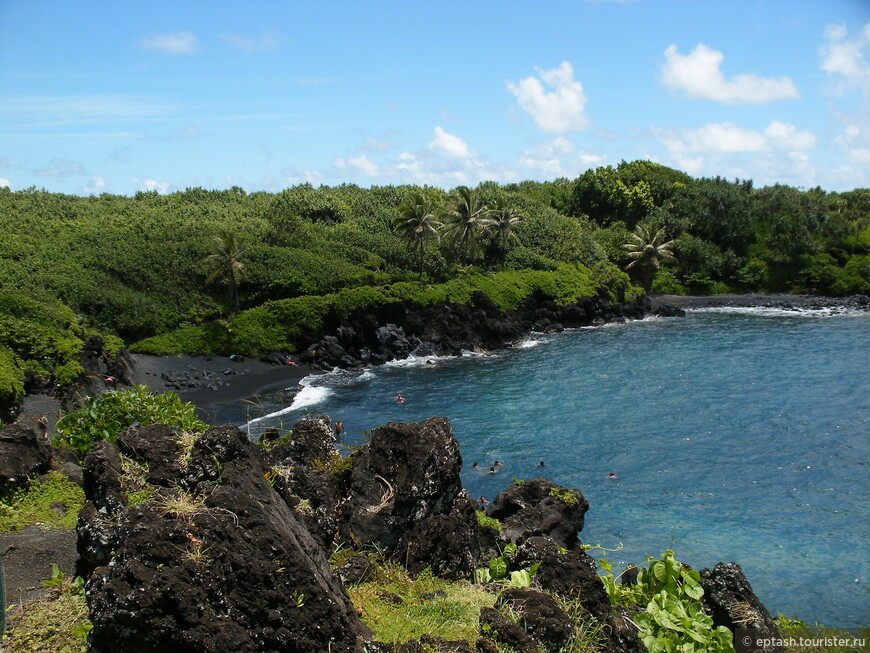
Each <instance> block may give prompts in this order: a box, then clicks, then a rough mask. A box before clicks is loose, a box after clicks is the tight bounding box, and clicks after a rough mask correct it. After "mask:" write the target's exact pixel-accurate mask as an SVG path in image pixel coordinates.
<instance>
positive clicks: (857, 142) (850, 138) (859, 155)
mask: <svg viewBox="0 0 870 653" xmlns="http://www.w3.org/2000/svg"><path fill="white" fill-rule="evenodd" d="M834 142H835V143H836V144H837V145H838V146H839V147H840V148H841V149H842V150H843V151H844V152H845V153H846V157H847V158H848V160H849V163H851V164H853V165H859V166H870V130H868V129H866V128H864V127H861V126H860V125H846V127H845V128H844V129H843V132H842V133H841V134H840V135H838V136H837V137H836V139H834Z"/></svg>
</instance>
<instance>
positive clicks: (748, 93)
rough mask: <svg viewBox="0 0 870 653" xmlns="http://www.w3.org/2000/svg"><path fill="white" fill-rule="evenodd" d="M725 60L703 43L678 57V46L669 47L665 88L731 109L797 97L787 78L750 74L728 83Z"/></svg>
mask: <svg viewBox="0 0 870 653" xmlns="http://www.w3.org/2000/svg"><path fill="white" fill-rule="evenodd" d="M724 60H725V56H724V55H723V54H722V53H721V52H719V51H718V50H713V49H712V48H708V47H707V46H706V45H704V44H703V43H701V44H699V45H698V46H697V47H695V49H694V50H692V51H691V52H690V53H689V54H687V55H682V54H679V53H678V52H677V46H676V45H670V46H668V48H667V49H666V50H665V63H664V65H663V66H662V76H661V81H662V84H664V85H665V86H666V87H667V88H670V89H672V90H676V91H683V92H685V93H686V94H687V95H688V96H689V97H692V98H697V99H700V100H715V101H717V102H723V103H725V104H730V105H738V104H764V103H767V102H773V101H775V100H787V99H794V98H797V97H798V92H797V89H796V88H795V86H794V84H793V83H792V81H791V79H789V78H788V77H780V78H778V79H773V78H769V77H759V76H758V75H755V74H752V73H748V74H741V75H735V76H734V77H733V78H732V79H730V80H728V79H725V76H724V75H723V74H722V71H721V70H720V69H719V67H720V66H721V65H722V62H723V61H724Z"/></svg>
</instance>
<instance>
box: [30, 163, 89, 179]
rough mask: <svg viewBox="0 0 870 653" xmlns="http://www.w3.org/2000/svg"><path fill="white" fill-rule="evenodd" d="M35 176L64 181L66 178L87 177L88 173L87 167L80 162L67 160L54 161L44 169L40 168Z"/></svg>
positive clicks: (35, 172)
mask: <svg viewBox="0 0 870 653" xmlns="http://www.w3.org/2000/svg"><path fill="white" fill-rule="evenodd" d="M33 174H34V176H36V177H39V178H42V179H44V178H47V177H51V178H54V179H64V178H66V177H76V176H78V175H86V174H88V171H87V170H86V169H85V166H84V165H82V164H81V163H79V162H78V161H69V160H67V159H52V160H51V161H49V163H48V165H47V166H45V167H44V168H39V169H38V170H34V171H33Z"/></svg>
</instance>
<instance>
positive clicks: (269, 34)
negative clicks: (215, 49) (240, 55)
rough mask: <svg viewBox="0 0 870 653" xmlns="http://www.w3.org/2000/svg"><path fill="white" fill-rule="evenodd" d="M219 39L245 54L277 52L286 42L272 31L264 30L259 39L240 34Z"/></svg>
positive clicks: (223, 35) (225, 35) (281, 36)
mask: <svg viewBox="0 0 870 653" xmlns="http://www.w3.org/2000/svg"><path fill="white" fill-rule="evenodd" d="M220 39H221V40H222V41H224V42H226V43H228V44H230V45H231V46H232V47H234V48H236V49H237V50H244V51H245V52H256V51H265V52H277V51H278V50H280V49H281V47H282V46H283V45H284V43H285V41H286V39H285V38H284V36H283V35H282V34H279V33H278V32H275V31H272V30H264V31H263V33H262V34H261V35H260V38H255V39H252V38H249V37H247V36H242V35H240V34H221V35H220Z"/></svg>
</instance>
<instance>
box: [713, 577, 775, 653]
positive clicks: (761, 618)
mask: <svg viewBox="0 0 870 653" xmlns="http://www.w3.org/2000/svg"><path fill="white" fill-rule="evenodd" d="M698 573H700V575H701V587H703V588H704V597H703V599H702V603H703V605H704V610H705V612H707V613H708V614H709V615H710V616H712V617H713V624H714V625H716V626H725V627H726V628H728V630H730V631H732V632H735V631H737V630H740V631H742V632H743V633H744V636H746V635H748V636H750V637H751V638H752V639H753V641H767V642H771V641H776V640H780V639H781V638H780V634H779V629H778V628H777V627H776V624H775V623H774V622H773V619H772V618H771V616H770V613H769V612H768V611H767V608H765V607H764V604H763V603H762V602H761V601H760V600H759V599H758V597H757V596H756V595H755V592H753V591H752V586H751V585H750V584H749V581H748V580H746V576H744V575H743V570H742V569H741V568H740V565H738V564H737V563H736V562H729V563H727V564H726V563H723V562H720V563H719V564H717V565H716V566H714V567H713V568H712V569H702V570H701V571H700V572H698ZM758 650H760V651H764V653H782V652H783V651H784V650H785V649H784V648H782V647H781V646H774V645H773V644H769V645H768V646H767V647H765V648H759V649H758Z"/></svg>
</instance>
